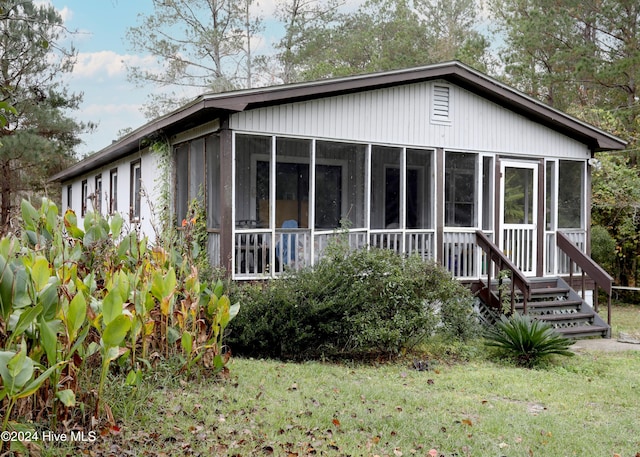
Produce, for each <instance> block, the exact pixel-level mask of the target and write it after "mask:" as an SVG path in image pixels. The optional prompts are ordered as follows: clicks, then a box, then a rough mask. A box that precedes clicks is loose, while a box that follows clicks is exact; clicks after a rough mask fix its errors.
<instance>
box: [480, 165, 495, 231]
mask: <svg viewBox="0 0 640 457" xmlns="http://www.w3.org/2000/svg"><path fill="white" fill-rule="evenodd" d="M493 169H494V165H493V158H492V157H483V158H482V230H492V229H493V198H494V194H493V189H494V182H493V174H494V171H493Z"/></svg>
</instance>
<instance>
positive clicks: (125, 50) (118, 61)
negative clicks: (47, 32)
mask: <svg viewBox="0 0 640 457" xmlns="http://www.w3.org/2000/svg"><path fill="white" fill-rule="evenodd" d="M40 1H42V2H43V3H44V2H47V3H51V4H53V6H54V7H55V8H56V9H57V10H58V11H59V12H60V14H61V16H62V17H63V19H64V21H65V25H66V27H67V29H69V30H70V31H72V32H73V34H71V36H70V41H71V43H73V46H74V47H75V48H76V50H77V51H78V59H77V63H76V65H75V68H74V71H73V73H72V74H71V75H66V76H65V79H66V81H65V82H66V83H67V85H68V87H69V89H70V90H71V91H72V92H74V93H80V92H82V93H83V94H84V101H83V103H82V105H81V109H80V110H79V111H77V112H75V113H73V116H74V117H75V118H77V119H79V120H82V121H92V122H95V123H97V124H98V128H97V130H96V131H94V132H93V133H92V134H86V135H83V136H82V139H83V141H84V144H82V145H80V146H79V147H78V149H77V152H78V155H79V157H84V156H85V155H87V154H90V153H92V152H96V151H99V150H100V149H102V148H104V147H106V146H108V145H109V144H110V143H111V142H112V141H113V140H115V139H116V138H117V137H118V132H119V131H120V130H122V129H126V128H133V129H135V128H138V127H140V126H142V125H144V124H145V123H146V122H147V121H146V119H145V118H144V116H143V115H142V113H141V106H142V105H143V104H144V103H145V102H146V101H147V95H148V93H149V91H151V90H153V88H152V87H151V86H149V87H146V88H138V87H136V86H135V85H134V84H132V83H130V82H128V81H127V71H126V67H125V62H126V63H129V64H133V65H136V66H142V67H144V66H146V65H149V66H153V65H154V59H153V58H151V57H150V56H145V55H137V54H135V53H134V52H132V51H131V49H130V47H129V45H128V43H127V41H126V38H125V33H126V30H127V28H128V27H131V26H135V25H136V24H137V18H138V15H139V14H150V13H151V12H152V11H153V7H152V1H151V0H40ZM280 1H282V0H260V1H259V2H258V8H259V14H260V15H261V16H262V17H263V18H264V19H265V20H269V19H272V20H271V24H273V23H274V21H273V12H274V10H275V5H276V4H277V3H278V2H280ZM362 1H363V0H346V1H345V3H346V4H347V7H349V6H350V7H353V6H354V5H357V4H359V3H361V2H362ZM270 29H271V32H270ZM269 33H271V36H269ZM273 35H274V32H273V26H272V25H268V24H267V26H266V31H265V32H264V36H263V37H262V40H261V41H262V42H261V43H259V46H261V47H263V50H264V49H265V48H268V47H269V46H270V42H272V41H274V39H276V38H277V37H275V36H273ZM67 44H68V43H67Z"/></svg>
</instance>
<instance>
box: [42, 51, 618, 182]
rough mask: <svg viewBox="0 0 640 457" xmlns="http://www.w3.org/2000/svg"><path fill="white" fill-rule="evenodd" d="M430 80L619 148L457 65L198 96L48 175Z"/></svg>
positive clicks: (63, 176) (597, 147)
mask: <svg viewBox="0 0 640 457" xmlns="http://www.w3.org/2000/svg"><path fill="white" fill-rule="evenodd" d="M435 79H441V80H446V81H448V82H450V83H452V84H455V85H457V86H460V87H462V88H464V89H466V90H468V91H470V92H472V93H475V94H477V95H479V96H481V97H484V98H486V99H487V100H490V101H492V102H495V103H497V104H499V105H501V106H504V107H505V108H507V109H510V110H511V111H513V112H516V113H518V114H521V115H523V116H525V117H526V118H528V119H530V120H532V121H534V122H537V123H540V124H542V125H545V126H547V127H549V128H551V129H553V130H556V131H558V132H560V133H562V134H564V135H567V136H569V137H571V138H573V139H575V140H577V141H579V142H581V143H583V144H585V145H587V146H588V147H589V148H590V149H591V151H593V152H596V151H604V150H621V149H624V148H625V146H626V144H627V143H626V142H625V141H623V140H622V139H620V138H618V137H616V136H614V135H611V134H609V133H607V132H605V131H603V130H600V129H598V128H596V127H594V126H592V125H589V124H587V123H585V122H582V121H580V120H578V119H576V118H574V117H572V116H569V115H568V114H565V113H563V112H561V111H559V110H557V109H555V108H552V107H550V106H548V105H546V104H544V103H542V102H540V101H538V100H536V99H534V98H533V97H530V96H528V95H525V94H524V93H522V92H520V91H517V90H515V89H513V88H511V87H509V86H507V85H506V84H503V83H501V82H499V81H497V80H496V79H493V78H491V77H489V76H487V75H485V74H483V73H480V72H479V71H476V70H474V69H472V68H471V67H469V66H467V65H464V64H462V63H460V62H457V61H454V62H446V63H442V64H436V65H428V66H424V67H416V68H409V69H403V70H393V71H385V72H380V73H372V74H366V75H357V76H349V77H344V78H334V79H326V80H320V81H313V82H305V83H297V84H287V85H280V86H271V87H263V88H258V89H246V90H238V91H232V92H225V93H208V94H203V95H201V96H199V97H198V98H196V99H195V100H193V101H192V102H191V103H188V104H186V105H184V106H182V107H180V108H178V109H176V110H175V111H173V112H171V113H169V114H166V115H164V116H162V117H159V118H158V119H155V120H153V121H151V122H149V123H148V124H146V125H144V126H142V127H140V128H138V129H137V130H134V131H133V132H131V133H129V134H128V135H126V136H124V137H123V138H121V139H119V140H117V141H115V142H113V143H112V144H111V145H109V146H107V147H106V148H104V149H102V150H101V151H99V152H97V153H95V154H93V155H91V156H89V157H87V158H85V159H83V160H81V161H79V162H77V163H76V164H74V165H72V166H71V167H69V168H67V169H66V170H63V171H61V172H60V173H57V174H56V175H54V176H53V177H51V181H65V180H68V179H71V178H74V177H76V176H79V175H81V174H84V173H86V172H89V171H91V170H93V169H95V168H98V167H101V166H104V165H106V164H108V163H110V162H113V161H115V160H118V159H120V158H122V157H124V156H126V155H129V154H131V153H133V152H135V151H137V150H140V149H142V148H143V147H144V145H145V144H146V143H147V142H148V140H151V139H153V138H154V137H158V136H161V135H162V136H171V135H173V134H176V133H178V132H180V131H184V130H187V129H190V128H193V127H195V126H197V125H199V124H201V123H204V122H207V121H210V120H212V119H215V118H218V117H220V116H224V115H228V114H232V113H237V112H241V111H247V110H251V109H256V108H261V107H265V106H274V105H280V104H284V103H294V102H301V101H308V100H314V99H319V98H324V97H334V96H339V95H344V94H350V93H355V92H362V91H368V90H374V89H382V88H385V87H392V86H399V85H404V84H413V83H418V82H423V81H430V80H435Z"/></svg>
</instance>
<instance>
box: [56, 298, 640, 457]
mask: <svg viewBox="0 0 640 457" xmlns="http://www.w3.org/2000/svg"><path fill="white" fill-rule="evenodd" d="M615 313H616V314H614V317H615V316H617V317H615V321H614V325H619V328H620V329H623V328H624V329H632V328H631V327H630V326H629V322H630V320H631V318H632V317H633V318H634V319H636V321H635V322H638V321H640V317H639V316H638V315H637V314H638V310H637V309H631V308H629V309H624V310H622V311H620V310H618V309H616V310H615ZM627 313H628V315H627ZM619 320H621V322H620V323H618V321H619ZM637 328H640V325H639V326H638V327H637ZM623 331H624V330H623ZM477 352H478V353H479V355H476V356H475V357H473V358H472V359H471V361H468V362H465V363H455V364H446V363H443V362H440V363H433V364H432V365H431V367H430V369H429V370H428V371H417V370H415V369H414V368H413V366H412V363H411V361H410V360H407V361H403V362H398V363H389V364H379V365H361V364H353V365H349V364H329V363H318V362H313V363H304V364H293V363H281V362H277V361H264V360H250V359H240V358H235V359H233V360H232V362H231V364H230V367H229V368H230V370H231V371H230V376H229V378H228V379H225V380H222V381H220V380H213V379H199V380H195V381H193V382H189V383H185V382H180V381H177V380H176V378H175V377H173V376H171V375H170V374H169V372H167V374H165V375H164V376H160V375H158V374H156V375H155V377H154V379H147V381H146V382H145V383H144V385H143V386H142V387H140V388H138V389H132V388H128V387H124V386H123V385H122V380H119V379H116V380H114V382H113V384H112V386H111V388H110V391H109V396H110V399H109V401H110V403H111V405H112V407H113V412H114V415H115V416H116V417H119V418H120V423H119V430H118V429H114V430H112V431H111V432H109V433H106V434H105V435H104V436H102V435H101V436H99V437H98V439H97V441H96V442H95V443H93V444H89V443H73V444H64V445H59V446H52V445H47V446H46V447H45V449H44V455H74V452H80V451H84V452H85V453H86V454H87V455H95V456H100V455H203V456H204V455H221V456H224V455H230V456H232V455H239V456H253V455H256V456H258V455H275V456H307V455H326V456H347V455H349V456H373V455H379V456H384V455H388V456H400V455H404V456H411V455H419V456H428V455H431V454H430V451H431V450H436V451H437V454H436V455H438V456H440V455H444V456H447V457H449V456H480V457H484V456H503V455H504V456H527V457H528V456H554V457H555V456H588V455H593V456H614V455H616V454H618V455H620V456H631V457H633V456H635V455H636V453H638V452H640V423H639V422H638V419H637V418H638V411H640V376H638V374H639V373H640V352H636V351H630V352H622V353H584V354H580V355H577V356H575V357H571V358H555V359H553V360H552V361H551V363H549V364H548V365H547V366H546V367H544V368H540V369H536V370H527V369H522V368H514V367H512V366H510V365H509V364H507V363H506V362H501V361H496V360H491V359H487V358H486V357H485V356H483V355H482V353H483V352H484V349H482V347H480V350H479V351H477Z"/></svg>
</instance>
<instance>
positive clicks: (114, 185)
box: [109, 168, 118, 214]
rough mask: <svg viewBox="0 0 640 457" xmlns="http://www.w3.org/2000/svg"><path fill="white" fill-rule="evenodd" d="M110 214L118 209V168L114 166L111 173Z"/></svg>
mask: <svg viewBox="0 0 640 457" xmlns="http://www.w3.org/2000/svg"><path fill="white" fill-rule="evenodd" d="M109 182H110V186H109V214H114V213H115V212H116V211H118V169H117V168H114V169H113V170H111V172H110V173H109Z"/></svg>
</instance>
